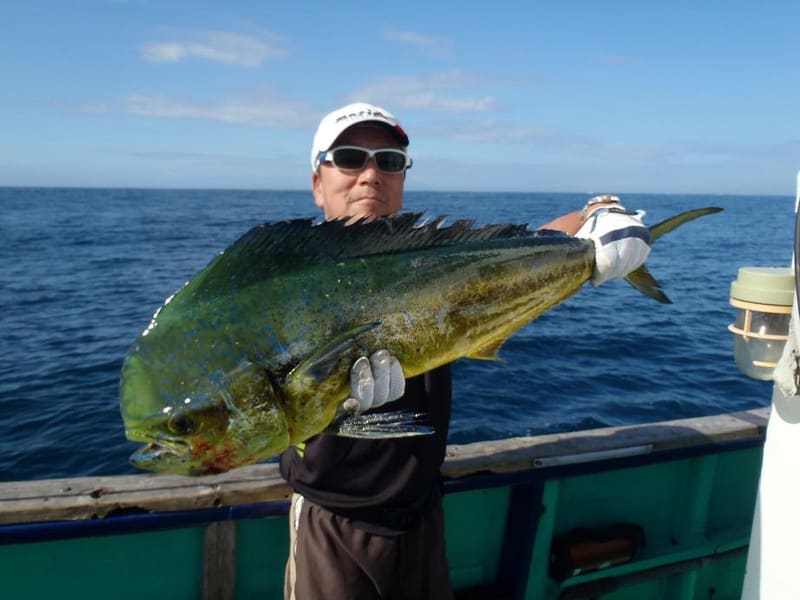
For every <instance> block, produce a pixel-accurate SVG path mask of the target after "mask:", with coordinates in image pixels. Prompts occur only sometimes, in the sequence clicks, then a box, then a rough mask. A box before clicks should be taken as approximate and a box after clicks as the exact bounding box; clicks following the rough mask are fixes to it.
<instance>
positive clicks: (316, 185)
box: [311, 171, 325, 209]
mask: <svg viewBox="0 0 800 600" xmlns="http://www.w3.org/2000/svg"><path fill="white" fill-rule="evenodd" d="M311 193H312V194H314V204H316V205H317V206H319V207H320V208H322V209H324V208H325V195H324V194H323V193H322V178H321V177H320V176H319V171H314V173H313V174H312V175H311Z"/></svg>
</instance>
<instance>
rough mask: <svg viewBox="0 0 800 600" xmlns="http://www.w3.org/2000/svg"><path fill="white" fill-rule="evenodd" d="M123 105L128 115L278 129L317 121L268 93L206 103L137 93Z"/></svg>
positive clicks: (302, 106) (298, 104) (295, 104)
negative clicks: (202, 120) (201, 120)
mask: <svg viewBox="0 0 800 600" xmlns="http://www.w3.org/2000/svg"><path fill="white" fill-rule="evenodd" d="M124 104H125V109H126V111H127V112H128V113H130V114H133V115H137V116H141V117H158V118H163V119H204V120H209V121H221V122H223V123H239V124H244V125H257V126H262V127H275V128H278V129H290V128H293V127H309V126H310V125H311V124H313V123H315V122H316V119H317V114H316V112H315V111H313V110H312V109H311V108H310V107H309V106H308V105H307V104H304V103H302V102H297V101H294V100H287V99H282V98H278V97H276V96H275V95H274V94H272V93H271V92H269V91H268V90H266V91H260V92H256V93H254V94H252V95H249V96H243V97H239V98H228V99H224V100H221V101H220V102H216V103H208V104H199V103H192V102H186V101H181V100H174V99H172V98H168V97H166V96H148V95H141V94H139V95H131V96H128V97H127V98H125V99H124Z"/></svg>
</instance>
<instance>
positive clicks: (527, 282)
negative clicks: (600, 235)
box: [120, 208, 721, 475]
mask: <svg viewBox="0 0 800 600" xmlns="http://www.w3.org/2000/svg"><path fill="white" fill-rule="evenodd" d="M719 210H721V209H718V208H703V209H697V210H693V211H688V212H685V213H681V214H680V215H677V216H675V217H672V218H670V219H667V220H665V221H663V222H661V223H659V224H658V225H655V226H653V227H650V228H649V231H650V243H651V244H652V243H653V242H655V240H657V239H658V238H659V237H660V236H661V235H663V234H664V233H667V232H669V231H671V230H672V229H674V228H675V227H677V226H679V225H681V224H683V223H685V222H687V221H690V220H692V219H696V218H698V217H700V216H703V215H706V214H710V213H712V212H717V211H719ZM594 257H595V247H594V244H593V242H592V241H590V240H586V239H579V238H575V237H571V236H568V235H565V234H561V233H557V232H548V231H530V230H529V229H528V228H527V227H526V226H525V225H509V224H501V225H484V226H482V227H475V225H474V223H473V222H472V221H468V220H460V221H456V222H454V223H453V224H452V225H449V226H444V225H443V219H441V218H440V219H433V220H430V221H425V220H423V219H422V217H421V215H419V214H412V213H402V214H399V215H396V216H393V217H384V218H380V219H376V220H373V221H371V222H360V223H356V224H346V223H344V222H341V221H329V222H324V223H315V222H314V221H313V220H310V219H297V220H291V221H284V222H279V223H267V224H264V225H261V226H258V227H255V228H253V229H251V230H250V231H248V232H247V233H246V234H245V235H243V236H242V237H241V238H240V239H239V240H238V241H236V242H235V243H234V244H232V245H231V246H230V247H229V248H227V249H226V250H225V251H224V252H223V253H221V254H220V255H218V256H217V257H216V258H215V259H214V260H212V261H211V262H210V263H209V265H208V266H207V267H206V268H205V269H203V270H202V271H201V272H200V273H198V274H197V275H196V276H195V277H194V278H193V279H191V280H190V281H189V282H187V283H186V285H185V286H184V287H183V288H182V289H181V290H180V291H178V292H177V293H176V294H174V295H173V296H172V297H170V298H168V299H167V300H166V301H165V303H164V304H163V306H162V307H161V308H160V309H159V310H158V311H157V312H156V314H155V315H154V316H153V318H152V320H151V322H150V324H149V325H148V326H147V328H146V329H145V330H144V332H143V333H142V334H141V335H140V336H139V337H138V339H137V340H136V341H135V342H134V343H133V345H132V347H131V349H130V351H129V353H128V355H127V356H126V358H125V361H124V364H123V367H122V374H121V381H120V407H121V412H122V417H123V420H124V424H125V432H126V436H127V437H128V438H129V439H130V440H132V441H137V442H143V443H144V444H145V445H144V446H143V447H141V448H140V449H139V450H138V451H136V452H135V453H134V454H133V455H132V457H131V462H132V463H133V464H134V465H135V466H137V467H139V468H142V469H146V470H152V471H160V472H171V473H179V474H191V475H200V474H205V473H219V472H223V471H227V470H230V469H233V468H236V467H239V466H243V465H247V464H252V463H255V462H259V461H262V460H265V459H268V458H270V457H273V456H275V455H277V454H279V453H280V452H282V451H284V450H286V449H287V448H289V447H291V446H293V445H297V444H300V443H302V442H303V441H304V440H307V439H308V438H310V437H312V436H314V435H317V434H320V433H323V432H333V433H336V432H337V427H338V425H337V424H340V423H341V424H342V427H341V431H340V433H342V434H344V423H347V428H348V433H346V435H355V436H357V437H358V436H360V435H363V436H364V437H374V436H376V435H378V436H380V435H386V436H393V435H413V434H416V433H424V429H425V428H424V426H420V427H419V428H417V425H416V422H415V421H413V419H412V421H411V423H410V424H409V421H408V420H404V419H398V420H397V422H398V429H397V431H393V430H392V424H391V422H390V421H389V422H388V423H389V424H388V425H387V421H385V420H383V421H382V417H379V418H378V419H377V420H378V421H379V422H381V423H379V425H377V428H376V427H371V426H370V425H369V421H368V420H367V419H368V418H369V417H371V416H372V415H371V414H370V413H366V414H364V415H353V414H350V413H348V411H344V410H343V409H342V407H343V405H345V404H346V403H345V400H346V399H347V398H348V395H349V390H350V383H349V382H350V376H349V373H350V367H351V366H352V364H353V362H354V361H355V360H356V359H357V358H358V357H360V356H365V355H370V354H371V353H372V352H374V351H376V350H378V349H387V350H388V351H389V352H390V353H391V354H392V355H394V356H395V357H397V359H398V360H399V361H400V364H401V365H402V368H403V372H404V375H405V376H406V377H413V376H414V375H417V374H420V373H423V372H426V371H429V370H430V369H433V368H435V367H438V366H440V365H444V364H446V363H449V362H452V361H454V360H456V359H459V358H462V357H472V358H479V359H492V358H494V357H495V356H496V353H497V351H498V349H499V348H500V346H501V345H502V343H503V342H504V341H505V340H506V339H508V337H509V336H511V335H512V334H513V333H514V332H515V331H516V330H518V329H519V328H520V327H522V326H523V325H525V324H527V323H529V322H531V321H533V320H534V319H536V317H538V316H539V315H541V314H542V313H544V312H545V311H547V310H548V309H550V308H552V307H553V306H555V305H557V304H558V303H560V302H562V301H563V300H565V299H566V298H568V297H569V296H571V295H573V294H574V293H575V292H577V291H578V290H579V289H580V288H581V286H583V284H584V283H586V282H587V281H588V280H589V279H590V278H591V275H592V271H593V269H594V260H595V259H594ZM627 280H628V281H629V282H630V283H631V284H632V285H633V286H634V287H636V288H637V289H639V290H640V291H642V292H643V293H645V294H647V295H648V296H650V297H652V298H654V299H656V300H658V301H660V302H669V299H668V298H667V297H666V295H665V294H664V292H663V290H662V289H661V288H660V286H659V285H658V283H657V282H656V280H655V279H654V278H653V277H652V276H651V275H650V273H649V272H648V271H647V269H646V267H645V266H644V265H642V267H640V268H639V269H637V270H636V271H634V272H633V273H631V274H630V275H629V276H628V277H627ZM359 418H364V419H365V421H364V424H363V425H360V424H359V422H358V419H359ZM387 418H391V417H387ZM354 419H355V424H354ZM381 426H382V427H383V429H381ZM360 432H362V433H360ZM376 432H377V433H376Z"/></svg>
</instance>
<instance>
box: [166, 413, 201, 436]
mask: <svg viewBox="0 0 800 600" xmlns="http://www.w3.org/2000/svg"><path fill="white" fill-rule="evenodd" d="M167 427H169V430H170V431H171V432H172V433H175V434H177V435H186V434H188V433H191V432H192V430H193V429H194V421H193V420H192V418H191V417H190V416H189V415H187V414H186V413H180V412H179V413H176V414H174V415H172V416H171V417H170V418H169V421H167Z"/></svg>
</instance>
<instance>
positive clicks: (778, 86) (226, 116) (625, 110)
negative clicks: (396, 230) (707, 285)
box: [0, 0, 800, 196]
mask: <svg viewBox="0 0 800 600" xmlns="http://www.w3.org/2000/svg"><path fill="white" fill-rule="evenodd" d="M0 20H2V22H3V34H2V36H0V186H69V187H75V186H78V187H133V188H224V189H308V188H309V186H310V177H311V172H310V169H311V167H310V164H309V152H310V145H311V139H312V137H313V135H314V131H315V129H316V126H317V123H318V122H319V119H320V118H321V117H322V116H323V115H324V114H325V113H327V112H328V111H330V110H333V109H334V108H336V107H338V106H341V105H343V104H346V103H349V102H353V101H366V102H372V103H374V104H377V105H379V106H382V107H383V108H385V109H388V110H389V111H391V112H392V113H394V114H395V115H396V116H397V117H398V118H399V120H400V122H401V123H402V125H403V127H404V129H405V130H406V131H407V132H408V134H409V137H410V139H411V146H410V148H409V149H410V152H411V154H412V156H413V157H414V166H413V168H412V169H411V170H410V171H409V172H408V176H407V179H406V189H409V190H444V191H480V192H487V191H488V192H492V191H498V192H500V191H503V192H505V191H520V192H587V193H606V192H607V193H632V192H637V193H700V194H752V195H788V196H793V195H794V193H795V185H796V181H797V173H798V169H800V60H798V59H800V35H798V23H800V2H798V1H797V0H786V1H775V2H769V1H767V2H759V3H757V2H740V1H738V0H731V1H728V2H721V1H703V0H693V1H691V2H689V1H685V0H672V1H669V2H647V1H636V2H617V1H614V0H608V1H606V2H597V1H596V0H595V1H591V2H588V1H587V2H583V1H578V0H575V1H569V0H565V1H562V2H552V1H549V2H542V1H539V0H527V1H522V2H502V1H500V0H497V1H496V2H493V3H486V2H466V1H464V0H462V1H461V2H449V1H443V2H434V1H430V0H429V1H427V2H421V1H417V0H405V1H403V2H346V1H341V2H331V1H328V2H299V1H297V2H286V1H275V0H258V1H250V0H241V1H236V0H230V1H228V2H222V1H217V2H206V1H203V0H192V1H185V2H182V1H177V0H176V1H170V0H69V1H67V0H50V1H45V0H26V1H23V0H19V1H17V2H13V1H11V0H0Z"/></svg>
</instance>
